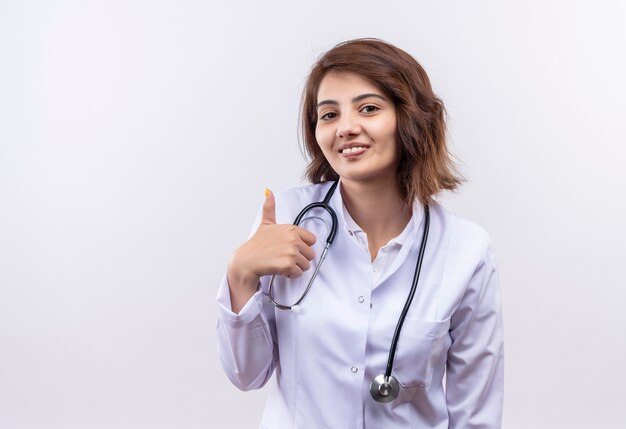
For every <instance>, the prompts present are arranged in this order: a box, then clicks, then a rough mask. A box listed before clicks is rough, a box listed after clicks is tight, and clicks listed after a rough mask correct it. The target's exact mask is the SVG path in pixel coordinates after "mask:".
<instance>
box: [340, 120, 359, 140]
mask: <svg viewBox="0 0 626 429" xmlns="http://www.w3.org/2000/svg"><path fill="white" fill-rule="evenodd" d="M360 133H361V126H360V124H359V122H358V120H356V118H354V117H353V116H352V115H343V116H342V117H341V119H340V120H339V121H337V138H347V137H350V136H356V135H358V134H360Z"/></svg>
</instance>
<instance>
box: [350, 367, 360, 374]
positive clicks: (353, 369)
mask: <svg viewBox="0 0 626 429" xmlns="http://www.w3.org/2000/svg"><path fill="white" fill-rule="evenodd" d="M358 370H359V368H357V367H356V366H353V367H352V368H350V371H352V373H353V374H355V373H356V372H357V371H358Z"/></svg>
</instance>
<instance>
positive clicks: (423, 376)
mask: <svg viewBox="0 0 626 429" xmlns="http://www.w3.org/2000/svg"><path fill="white" fill-rule="evenodd" d="M449 328H450V319H449V318H448V319H445V320H441V321H431V320H421V319H409V318H407V319H406V320H405V321H404V325H403V326H402V332H401V333H400V339H399V341H398V348H397V350H396V356H395V360H394V363H393V373H394V376H395V377H396V379H397V380H398V383H400V385H401V386H403V387H428V386H430V383H431V381H432V378H433V368H434V367H435V365H436V364H437V362H440V361H443V360H445V359H446V350H445V344H446V341H445V339H446V335H447V334H448V329H449Z"/></svg>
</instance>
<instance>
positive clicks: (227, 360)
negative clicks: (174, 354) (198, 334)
mask: <svg viewBox="0 0 626 429" xmlns="http://www.w3.org/2000/svg"><path fill="white" fill-rule="evenodd" d="M263 299H264V298H263V294H262V292H261V291H258V292H257V293H256V294H254V295H253V296H252V298H250V300H249V301H248V302H247V303H246V305H245V306H244V307H243V308H242V309H241V311H240V312H239V314H235V313H233V312H232V311H231V306H230V292H229V290H228V281H227V279H226V275H224V279H223V280H222V284H221V285H220V289H219V292H218V296H217V308H218V319H217V348H218V354H219V358H220V362H221V364H222V368H223V369H224V372H225V373H226V375H227V376H228V378H229V379H230V381H231V382H232V383H233V384H234V385H235V386H236V387H237V388H239V389H241V390H251V389H259V388H261V387H263V386H264V385H265V383H266V382H267V381H268V380H269V379H270V377H271V376H272V373H273V371H274V368H275V366H276V363H277V362H278V349H277V345H276V343H275V341H274V340H273V339H274V338H276V336H275V334H276V324H275V321H274V319H273V318H272V315H271V314H270V313H268V312H266V311H264V307H267V306H265V305H263Z"/></svg>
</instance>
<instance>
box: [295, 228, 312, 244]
mask: <svg viewBox="0 0 626 429" xmlns="http://www.w3.org/2000/svg"><path fill="white" fill-rule="evenodd" d="M298 235H299V236H300V238H301V239H302V241H304V242H305V243H306V244H308V245H309V246H312V245H314V244H315V242H316V241H317V237H315V235H314V234H313V233H312V232H309V231H307V230H306V229H304V228H300V227H298Z"/></svg>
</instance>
